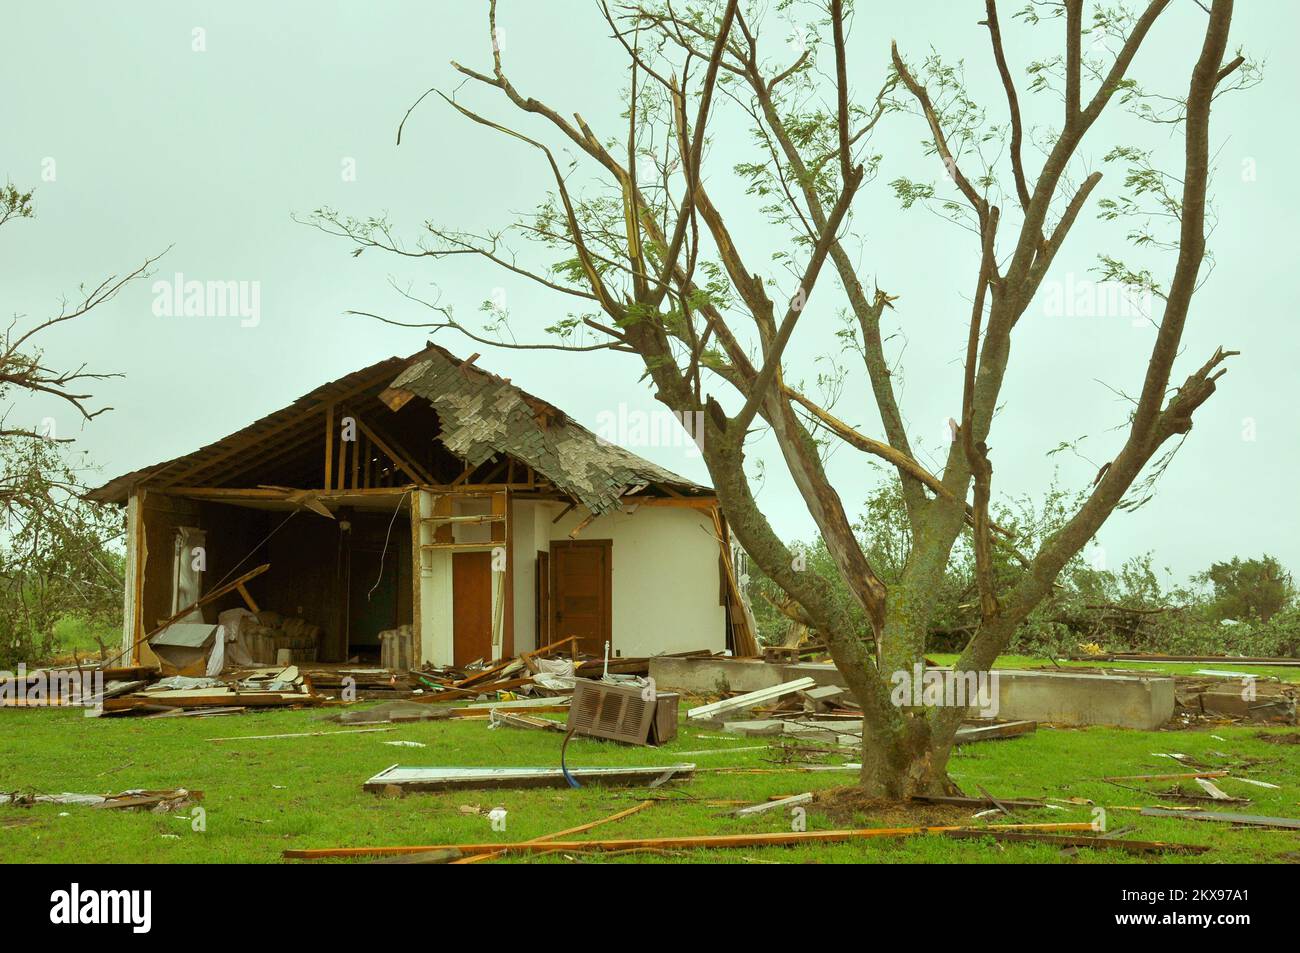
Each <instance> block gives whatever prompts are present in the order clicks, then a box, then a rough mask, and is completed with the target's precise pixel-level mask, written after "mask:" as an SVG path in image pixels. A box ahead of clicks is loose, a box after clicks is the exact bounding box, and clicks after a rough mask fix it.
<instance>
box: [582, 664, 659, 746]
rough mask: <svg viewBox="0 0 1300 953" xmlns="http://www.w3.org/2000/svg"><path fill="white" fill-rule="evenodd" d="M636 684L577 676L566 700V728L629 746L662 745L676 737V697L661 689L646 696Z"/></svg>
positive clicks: (644, 690) (644, 691)
mask: <svg viewBox="0 0 1300 953" xmlns="http://www.w3.org/2000/svg"><path fill="white" fill-rule="evenodd" d="M645 693H646V689H645V688H643V687H640V686H637V685H617V684H612V683H609V682H596V681H592V680H591V679H587V678H576V679H574V684H573V698H572V700H571V701H570V702H569V730H570V731H572V732H573V733H574V734H577V735H588V736H590V737H592V738H607V739H608V740H610V741H621V742H623V743H624V744H630V745H661V744H664V743H665V742H668V741H672V740H673V739H674V738H676V737H677V712H678V701H679V696H678V695H677V694H676V693H675V692H661V693H657V694H655V695H654V697H653V698H650V699H647V698H646V697H645Z"/></svg>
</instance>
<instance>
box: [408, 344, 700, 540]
mask: <svg viewBox="0 0 1300 953" xmlns="http://www.w3.org/2000/svg"><path fill="white" fill-rule="evenodd" d="M390 390H392V391H397V392H401V391H405V392H408V393H412V394H415V395H416V396H417V397H423V398H424V399H425V400H427V401H428V402H429V403H430V404H432V405H433V408H434V410H436V411H437V412H438V418H439V420H441V422H442V430H441V432H440V433H439V435H438V436H439V439H440V440H441V441H442V443H443V445H444V446H445V447H446V448H447V449H448V450H450V451H451V452H452V453H453V454H454V455H455V456H457V457H459V458H460V459H462V460H464V461H465V462H466V464H467V465H468V466H470V467H471V468H473V467H477V466H479V465H480V464H482V463H484V462H485V461H487V460H488V459H490V458H491V457H493V456H495V455H497V454H506V455H508V456H512V457H514V458H515V459H516V460H521V461H523V462H525V463H527V464H528V465H529V466H531V467H532V468H533V469H534V470H536V471H537V472H538V473H540V474H541V475H542V476H544V477H546V478H547V479H548V480H550V481H551V482H552V483H553V484H555V486H556V487H558V488H559V489H560V490H563V491H564V492H565V493H566V494H568V495H569V496H570V497H572V498H573V499H575V500H577V501H578V502H580V503H582V504H583V505H584V506H586V507H587V508H588V509H589V510H591V512H592V513H596V514H599V513H604V512H607V511H609V510H615V509H618V508H619V506H620V503H619V498H620V497H621V496H622V495H623V494H624V493H626V492H627V491H628V490H630V489H632V488H633V487H635V486H640V485H647V484H652V485H658V486H670V487H673V488H674V489H679V490H685V491H687V492H690V493H698V492H703V493H711V492H712V491H711V490H709V488H708V487H703V486H700V485H698V484H696V483H692V482H690V481H689V480H686V479H684V478H683V477H680V476H677V474H675V473H671V472H669V471H668V470H665V469H663V468H662V467H659V466H656V465H655V464H653V463H651V462H650V461H649V460H644V459H642V458H641V457H638V456H637V455H636V454H634V453H631V452H630V451H627V450H624V449H623V448H622V447H619V446H616V445H614V444H612V443H609V442H607V441H604V440H601V439H600V438H599V437H597V436H596V435H595V434H594V433H592V432H591V431H590V430H588V429H587V428H586V427H583V426H582V425H581V424H578V423H576V422H575V421H573V420H572V419H571V418H570V417H569V416H568V415H567V414H565V413H564V412H563V411H561V410H560V409H559V408H557V407H555V406H554V405H552V404H549V403H547V402H546V401H544V400H541V399H539V398H537V397H534V396H533V395H531V394H529V393H526V392H525V391H523V390H520V389H519V388H518V387H516V386H514V385H513V384H511V383H510V382H509V381H508V380H506V379H504V378H501V377H497V376H496V375H495V374H491V373H488V372H487V371H484V370H481V369H479V368H477V367H474V366H473V365H470V364H467V363H465V362H463V361H461V360H460V359H459V358H457V357H455V356H454V355H453V354H451V353H449V352H448V351H445V350H443V349H442V348H439V347H435V346H432V345H431V346H430V347H429V349H428V350H427V351H426V352H425V353H424V354H423V355H421V356H420V358H419V359H418V360H415V361H413V362H412V363H411V365H410V366H409V367H407V368H406V370H404V371H403V372H402V373H401V374H400V375H398V377H397V379H396V380H394V381H393V382H392V384H391V385H390Z"/></svg>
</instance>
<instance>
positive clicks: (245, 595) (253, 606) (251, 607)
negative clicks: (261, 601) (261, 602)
mask: <svg viewBox="0 0 1300 953" xmlns="http://www.w3.org/2000/svg"><path fill="white" fill-rule="evenodd" d="M235 589H236V591H237V592H238V593H239V597H240V598H241V599H243V600H244V604H245V605H246V606H248V611H249V612H252V613H254V614H256V613H258V612H261V611H262V610H261V609H259V608H258V607H257V602H256V601H255V600H254V599H253V597H252V596H251V595H250V594H249V592H248V589H247V588H245V586H244V584H243V583H242V582H241V583H240V584H239V585H237V586H236V587H235Z"/></svg>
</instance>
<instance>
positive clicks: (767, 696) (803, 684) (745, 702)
mask: <svg viewBox="0 0 1300 953" xmlns="http://www.w3.org/2000/svg"><path fill="white" fill-rule="evenodd" d="M816 684H817V680H816V679H814V678H797V679H795V680H794V681H793V682H783V683H782V684H780V685H773V686H772V687H771V688H760V689H759V690H758V691H756V692H749V693H748V694H745V695H736V696H734V697H732V698H724V699H722V700H721V701H716V702H713V703H712V704H710V705H701V706H699V707H698V708H692V709H691V710H690V711H688V712H687V713H686V717H687V718H689V719H691V720H692V721H704V720H707V719H710V718H716V717H717V716H718V715H721V714H725V713H727V712H733V711H743V710H744V709H746V708H754V707H756V706H758V705H762V704H763V703H765V702H770V701H776V699H778V698H783V697H785V696H786V695H793V694H794V693H795V692H799V691H803V690H804V689H807V688H812V687H813V686H814V685H816Z"/></svg>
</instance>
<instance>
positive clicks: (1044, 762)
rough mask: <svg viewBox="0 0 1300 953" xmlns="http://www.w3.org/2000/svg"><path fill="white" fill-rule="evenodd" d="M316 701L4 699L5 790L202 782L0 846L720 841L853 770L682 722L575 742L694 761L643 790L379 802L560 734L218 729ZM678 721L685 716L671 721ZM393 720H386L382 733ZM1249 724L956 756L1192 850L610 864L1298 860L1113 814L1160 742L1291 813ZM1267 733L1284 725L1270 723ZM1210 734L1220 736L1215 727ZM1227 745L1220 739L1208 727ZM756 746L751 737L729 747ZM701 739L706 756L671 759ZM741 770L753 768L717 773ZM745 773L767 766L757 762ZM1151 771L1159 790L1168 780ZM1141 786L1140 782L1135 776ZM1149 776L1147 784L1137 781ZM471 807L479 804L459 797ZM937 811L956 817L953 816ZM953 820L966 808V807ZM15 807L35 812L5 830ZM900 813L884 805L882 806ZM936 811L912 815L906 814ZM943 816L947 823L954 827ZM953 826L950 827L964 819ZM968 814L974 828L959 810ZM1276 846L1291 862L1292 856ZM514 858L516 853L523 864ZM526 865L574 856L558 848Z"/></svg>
mask: <svg viewBox="0 0 1300 953" xmlns="http://www.w3.org/2000/svg"><path fill="white" fill-rule="evenodd" d="M321 714H322V711H321V710H310V709H308V710H297V711H272V712H266V713H255V714H241V715H231V716H227V717H222V718H207V719H200V718H179V719H152V720H150V719H144V718H99V719H87V718H85V717H83V716H82V714H81V712H80V711H76V710H59V709H30V710H17V709H5V710H0V790H3V791H35V792H41V793H58V792H64V791H70V792H80V793H101V794H102V793H116V792H118V791H121V790H124V789H127V788H172V787H186V788H190V789H193V790H201V791H203V792H204V793H205V798H204V800H203V801H202V806H203V807H204V809H205V811H206V831H203V832H196V831H194V830H193V829H192V824H191V818H190V816H189V815H188V814H186V815H184V816H168V815H161V816H160V815H153V814H147V813H127V812H120V811H97V810H93V809H90V808H86V807H76V806H61V805H38V806H35V807H31V808H17V807H0V844H3V857H4V859H5V860H7V861H9V862H142V863H151V862H172V863H198V862H214V861H221V862H253V863H267V862H272V863H273V862H276V861H278V860H280V852H281V851H282V850H284V849H285V848H290V847H343V846H359V845H369V844H440V843H456V842H489V841H490V842H497V841H500V842H508V841H517V840H525V839H527V838H530V837H535V836H538V835H542V834H547V833H552V832H554V831H558V830H561V829H564V828H566V827H572V826H576V825H578V824H582V823H585V822H588V821H592V820H595V819H597V818H600V817H604V816H606V815H608V814H612V813H614V812H615V811H619V810H622V809H624V808H627V807H630V806H632V805H634V804H636V803H637V802H638V801H640V800H642V799H643V798H645V797H656V798H662V799H663V800H660V801H658V802H657V803H656V804H654V805H653V806H652V807H650V808H647V809H646V810H644V811H641V812H640V813H638V814H635V815H633V816H631V817H628V818H626V819H624V820H621V821H617V822H615V823H613V824H609V825H607V826H605V827H602V828H600V829H599V830H598V831H595V832H592V833H590V834H587V835H580V836H585V837H636V836H663V835H674V834H683V835H684V834H719V833H740V832H760V831H783V830H789V829H790V820H789V818H788V817H784V816H778V815H776V814H768V815H764V816H759V817H754V818H748V819H744V820H739V819H735V818H730V817H724V816H722V815H723V812H724V811H726V810H727V809H728V808H726V807H724V806H719V805H716V804H710V803H708V802H710V801H716V800H740V801H745V802H756V801H760V800H765V799H766V798H767V797H768V796H769V795H775V794H782V795H792V794H798V793H800V792H803V791H809V790H818V789H823V788H830V787H835V786H839V785H844V784H848V783H851V782H852V780H853V775H852V774H851V773H848V772H845V773H830V772H826V773H819V774H810V773H801V772H796V771H792V770H788V769H782V768H780V767H779V766H777V765H774V764H770V763H768V762H767V760H766V759H767V758H769V757H770V755H769V754H768V752H767V750H766V747H765V739H756V738H743V739H742V738H737V739H734V740H731V739H730V738H729V737H728V740H721V739H722V738H723V737H724V736H723V735H722V733H721V732H720V731H718V730H715V729H701V730H696V729H693V728H687V727H685V725H683V729H682V735H681V736H680V737H679V738H678V739H677V740H676V741H674V742H673V743H672V744H669V745H666V746H664V747H663V748H659V749H649V748H635V747H626V746H621V745H617V744H614V743H611V742H602V741H596V740H591V739H574V740H573V742H572V743H571V744H570V746H569V763H570V765H571V766H584V765H592V766H594V765H624V764H663V763H668V762H673V761H680V760H686V761H692V762H694V763H695V764H696V765H698V767H699V769H700V772H699V773H698V774H697V775H696V776H695V778H694V779H693V780H690V781H685V782H674V783H670V784H669V785H666V786H664V787H661V788H659V789H657V790H656V791H653V792H647V791H646V790H645V789H637V788H624V789H611V788H604V789H601V788H591V789H583V790H577V791H574V790H567V789H564V790H560V789H550V790H532V791H466V792H456V793H441V794H432V793H430V794H411V795H408V796H407V797H405V798H385V797H379V796H376V795H373V794H368V793H366V792H364V791H362V789H361V785H362V783H363V782H364V781H365V780H366V779H367V778H369V777H370V776H371V775H373V774H375V773H376V772H378V771H380V770H382V769H383V768H385V767H387V766H388V765H391V764H394V763H399V762H400V763H402V764H406V765H479V766H494V765H497V766H499V765H535V766H555V765H558V763H559V748H560V741H561V738H562V736H560V735H559V734H552V733H549V732H547V733H543V732H536V731H527V730H520V729H511V728H501V729H495V730H489V728H488V727H487V724H486V723H485V722H482V721H458V720H457V721H442V722H425V723H421V724H414V725H402V726H398V727H396V730H393V731H387V732H383V733H373V734H352V735H343V736H340V737H333V738H331V737H309V738H291V739H282V740H258V741H241V742H212V741H209V740H207V739H209V738H216V737H223V736H230V735H258V734H274V733H282V732H296V731H317V730H326V731H336V730H343V728H342V727H341V726H337V725H334V724H332V723H329V722H321V721H318V720H317V719H318V718H319V717H320V715H321ZM683 720H684V719H683ZM380 727H393V726H380ZM1259 730H1260V729H1258V728H1216V729H1208V730H1197V731H1176V732H1137V731H1123V730H1113V729H1101V728H1093V729H1086V730H1053V729H1040V730H1039V731H1038V732H1037V733H1036V734H1034V735H1031V736H1025V737H1022V738H1017V739H1013V740H1008V741H995V742H984V743H980V744H976V745H971V746H969V747H965V748H962V749H959V751H958V753H957V754H956V756H955V757H954V759H953V761H952V763H951V771H952V775H953V777H954V778H955V779H956V780H957V782H958V783H959V784H960V785H961V786H962V788H963V789H964V790H966V791H967V792H969V793H977V788H976V786H977V785H983V786H985V787H986V788H988V789H989V790H990V791H991V792H993V794H995V795H997V796H1006V797H1059V798H1062V799H1065V798H1087V799H1089V800H1092V801H1094V802H1095V803H1096V804H1098V805H1102V806H1105V807H1107V808H1108V809H1109V813H1108V818H1109V826H1110V828H1111V829H1115V828H1119V827H1127V826H1131V827H1133V828H1135V831H1134V832H1133V833H1132V834H1130V835H1127V836H1130V837H1134V838H1141V839H1147V840H1165V841H1177V842H1185V843H1196V844H1205V845H1209V846H1211V847H1212V848H1213V850H1212V851H1211V852H1209V853H1207V854H1204V855H1201V856H1199V857H1196V856H1190V855H1187V856H1180V855H1166V856H1164V857H1131V856H1129V855H1127V854H1124V853H1120V852H1118V851H1093V850H1084V851H1081V852H1079V853H1078V854H1077V856H1075V857H1074V858H1069V857H1066V856H1064V855H1063V854H1062V853H1061V852H1060V851H1059V850H1057V849H1056V848H1054V847H1050V846H1044V845H1032V846H1031V845H1021V844H1010V843H1007V844H1003V845H998V844H995V843H993V842H992V841H988V840H979V841H965V840H963V841H957V840H950V839H946V838H942V837H937V836H925V837H912V838H902V839H893V840H877V841H869V842H858V843H853V844H843V845H826V846H808V847H796V848H762V849H753V850H750V849H741V850H719V851H699V850H697V851H685V852H681V853H677V854H674V855H672V856H663V855H655V854H633V855H626V856H621V857H614V858H601V857H599V855H595V854H588V855H582V856H583V858H584V859H586V860H590V861H595V860H598V859H599V860H606V861H609V862H619V861H623V862H629V861H640V862H722V863H762V862H796V863H797V862H807V861H827V862H854V863H873V862H903V863H936V862H947V863H961V862H989V861H992V862H1004V861H1005V862H1028V863H1056V862H1078V863H1103V862H1112V863H1153V862H1167V863H1178V862H1200V863H1216V862H1270V861H1282V860H1287V859H1294V858H1295V857H1296V856H1297V854H1298V853H1300V833H1297V832H1294V831H1292V832H1283V831H1262V830H1233V829H1231V828H1230V827H1229V826H1228V825H1226V824H1214V823H1201V822H1194V821H1186V820H1179V819H1164V818H1145V817H1140V816H1138V815H1137V814H1136V813H1135V812H1132V811H1122V810H1119V808H1121V807H1132V806H1143V805H1160V804H1165V805H1168V804H1169V803H1172V802H1162V801H1160V800H1158V799H1157V798H1155V797H1154V796H1153V795H1151V794H1147V793H1142V792H1138V791H1132V790H1126V789H1124V788H1120V787H1117V786H1115V785H1112V784H1108V783H1106V782H1103V781H1101V780H1099V779H1100V778H1101V777H1102V776H1105V775H1133V774H1155V773H1172V772H1175V771H1179V770H1187V769H1180V768H1179V767H1178V766H1177V764H1176V762H1174V761H1172V760H1171V759H1169V758H1161V757H1155V756H1153V753H1155V752H1178V753H1181V754H1185V755H1190V756H1192V757H1194V758H1197V759H1199V760H1200V761H1202V762H1204V763H1205V764H1206V765H1207V766H1211V767H1220V766H1222V767H1229V768H1231V769H1232V771H1233V773H1234V774H1238V775H1240V776H1245V777H1250V778H1255V779H1258V780H1262V781H1269V782H1272V783H1274V784H1280V785H1282V789H1281V790H1269V789H1265V788H1258V787H1255V786H1253V785H1246V784H1240V783H1237V782H1233V781H1228V780H1224V781H1222V782H1220V783H1221V786H1222V787H1224V788H1225V790H1227V791H1228V793H1230V794H1234V795H1241V796H1248V797H1251V798H1253V799H1254V803H1253V804H1251V805H1249V806H1248V807H1234V808H1231V809H1232V810H1237V811H1245V812H1248V813H1256V814H1269V815H1281V816H1289V817H1300V745H1295V744H1270V743H1266V742H1263V741H1261V740H1259V739H1258V738H1257V737H1256V735H1257V733H1258V732H1259ZM1271 733H1272V734H1286V733H1294V729H1272V730H1271ZM1216 735H1217V736H1218V737H1217V738H1216V737H1215V736H1216ZM1220 739H1222V740H1220ZM394 740H409V741H419V742H422V743H424V744H425V745H427V747H425V748H406V747H394V746H389V745H386V744H384V743H383V742H385V741H394ZM753 746H763V750H757V751H752V750H751V751H740V750H737V749H741V748H751V747H753ZM701 749H707V750H708V753H706V754H689V755H686V754H683V753H684V752H696V751H699V750H701ZM729 767H735V768H743V769H751V770H750V773H727V772H719V771H717V770H714V769H717V768H729ZM755 770H765V771H771V772H773V773H753V772H754V771H755ZM1168 784H1169V783H1168V782H1165V787H1167V786H1168ZM1137 786H1139V787H1142V786H1143V785H1137ZM1146 787H1149V788H1150V787H1158V786H1153V785H1146ZM498 806H499V807H504V808H505V809H506V810H507V812H508V814H507V831H506V832H504V833H502V832H494V831H492V829H491V825H490V822H489V819H488V818H487V817H486V816H485V814H486V811H488V810H490V809H491V808H494V807H498ZM474 807H478V808H481V809H482V810H483V812H484V814H482V815H480V814H477V813H470V812H468V811H467V810H466V809H467V808H474ZM1064 807H1065V809H1064V810H1041V811H1032V812H1018V813H1017V816H1016V820H1019V821H1089V820H1090V819H1091V814H1090V808H1089V807H1088V806H1086V805H1065V806H1064ZM949 816H951V815H949ZM962 816H963V817H964V816H965V815H964V814H963V815H962ZM16 819H32V820H33V823H30V824H18V825H12V826H11V822H13V821H15V820H16ZM888 820H889V823H890V824H891V825H892V824H896V823H897V822H898V821H897V817H893V818H890V819H888ZM846 821H847V822H851V823H853V824H855V825H857V826H863V827H871V826H884V825H883V824H882V820H881V818H879V817H876V818H873V817H872V816H870V815H867V816H858V817H856V818H851V819H846V818H839V819H832V818H829V817H827V816H826V815H824V814H823V813H821V812H820V811H819V810H818V808H817V807H816V805H814V806H813V807H812V809H810V810H809V812H808V818H807V823H808V828H809V829H810V830H811V829H822V828H833V827H838V826H844V824H845V823H846ZM927 822H928V823H935V822H936V821H935V818H933V817H926V816H924V815H918V817H917V819H916V823H927ZM948 822H949V823H951V821H948ZM962 823H964V821H963V822H962ZM971 823H982V822H980V821H972V822H971ZM1288 855H1289V856H1288ZM520 859H528V858H520ZM531 860H532V862H551V863H554V862H561V863H563V862H568V861H567V860H566V858H564V857H563V856H561V855H550V856H547V857H535V858H531Z"/></svg>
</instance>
